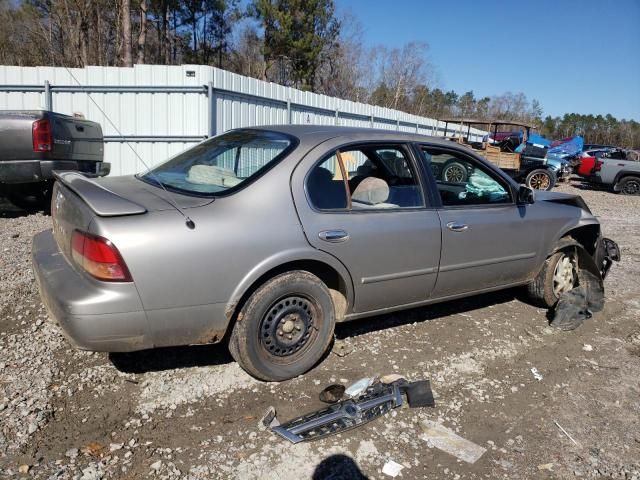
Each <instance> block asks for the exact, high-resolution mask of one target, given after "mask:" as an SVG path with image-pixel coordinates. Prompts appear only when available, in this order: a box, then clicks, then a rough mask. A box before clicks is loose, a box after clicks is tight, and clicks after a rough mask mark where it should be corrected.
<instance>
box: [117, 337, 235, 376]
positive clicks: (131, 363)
mask: <svg viewBox="0 0 640 480" xmlns="http://www.w3.org/2000/svg"><path fill="white" fill-rule="evenodd" d="M109 360H111V363H113V366H114V367H116V368H117V369H118V370H120V371H121V372H125V373H147V372H159V371H162V370H177V369H179V368H189V367H205V366H212V365H223V364H227V363H231V362H233V358H231V354H230V353H229V350H228V349H227V345H226V343H217V344H215V345H192V346H190V347H167V348H156V349H153V350H142V351H140V352H128V353H110V354H109Z"/></svg>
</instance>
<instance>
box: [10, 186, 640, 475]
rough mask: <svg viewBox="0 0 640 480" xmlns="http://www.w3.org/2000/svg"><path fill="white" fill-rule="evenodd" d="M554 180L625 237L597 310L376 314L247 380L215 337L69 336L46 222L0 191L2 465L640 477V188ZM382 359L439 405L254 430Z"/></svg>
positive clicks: (480, 303)
mask: <svg viewBox="0 0 640 480" xmlns="http://www.w3.org/2000/svg"><path fill="white" fill-rule="evenodd" d="M559 190H561V191H570V192H577V193H580V194H582V195H583V196H584V197H585V200H586V201H587V203H588V204H589V206H590V207H591V208H592V210H593V211H594V213H595V214H597V215H599V216H600V218H601V221H602V223H603V227H604V229H605V233H606V234H607V235H608V236H610V237H612V238H614V239H615V240H616V241H618V243H619V244H620V245H621V247H622V249H623V256H624V261H623V262H622V263H621V264H619V265H615V266H614V269H613V270H612V273H611V275H610V278H608V279H607V307H606V309H605V311H604V312H603V313H601V314H599V315H597V316H596V318H594V319H593V320H590V321H588V322H587V323H585V324H584V325H583V326H581V327H580V328H579V329H578V330H576V331H575V332H560V331H557V330H554V329H552V328H550V327H549V326H548V325H547V320H546V318H545V312H544V311H542V310H540V309H536V308H534V307H531V306H529V305H526V304H525V303H523V302H521V301H520V300H518V298H517V296H516V295H515V294H514V293H513V292H503V293H499V294H495V295H493V294H492V295H486V296H483V297H480V298H475V299H469V300H464V301H459V302H454V303H449V304H444V305H441V306H434V307H430V308H428V309H426V308H425V309H417V310H412V311H409V312H403V313H398V314H393V315H389V316H384V317H378V318H376V319H370V320H367V321H364V322H355V323H353V324H350V325H344V326H340V328H338V330H337V335H338V338H339V341H340V342H341V343H342V345H343V347H345V348H343V349H342V350H341V351H343V352H346V353H344V356H338V355H330V356H329V357H328V358H327V359H325V361H324V362H323V363H322V364H321V365H320V366H319V367H317V368H316V369H314V370H313V371H312V372H310V373H309V374H307V375H305V376H304V377H300V378H297V379H294V380H291V381H288V382H283V383H280V384H274V383H263V382H258V381H256V380H254V379H253V378H251V377H249V376H248V375H247V374H245V373H244V372H243V371H242V370H241V369H240V368H239V367H238V366H237V365H236V364H235V363H234V362H232V361H231V359H230V357H229V355H228V353H227V352H226V351H225V350H224V348H222V347H220V346H200V347H189V348H178V349H165V350H161V351H160V350H158V351H151V352H141V353H133V354H126V355H107V354H102V353H99V354H92V353H88V352H80V351H77V350H75V349H73V348H71V347H70V345H69V344H68V342H67V341H66V340H65V339H64V337H63V336H62V335H61V333H60V332H59V330H58V328H57V327H56V326H55V325H53V324H52V323H51V322H50V321H48V319H47V313H46V311H45V310H44V307H43V306H42V304H41V302H40V300H39V298H38V295H37V289H36V287H35V283H34V279H33V274H32V272H31V269H30V245H31V237H32V236H33V234H34V233H36V232H38V231H41V230H44V229H46V228H49V227H50V221H51V219H50V217H47V216H44V215H41V214H32V215H23V214H20V212H18V211H15V210H12V209H11V208H9V207H8V206H7V205H6V204H3V203H2V201H1V200H0V245H1V248H0V251H1V257H0V478H4V477H13V476H16V475H22V476H30V477H33V478H63V479H84V480H89V479H102V478H140V477H146V476H152V477H156V478H165V479H173V478H189V479H205V478H207V479H208V478H242V479H245V478H256V479H258V478H273V479H280V478H286V479H288V478H292V479H298V478H311V476H312V475H313V474H314V471H315V472H316V475H319V476H318V477H317V478H328V477H327V476H321V475H320V473H318V472H322V471H323V468H324V469H325V470H324V471H326V469H327V468H329V470H330V471H331V472H333V473H334V474H335V475H336V477H332V478H342V477H339V475H338V474H339V473H340V472H343V473H344V472H352V473H353V472H354V471H355V470H354V469H359V470H361V471H362V472H363V473H364V474H365V475H367V476H369V477H370V478H386V477H385V475H384V474H383V473H382V467H383V465H384V463H385V462H386V461H387V460H394V461H396V462H398V463H400V464H402V465H403V466H404V469H403V470H402V474H401V475H402V478H451V479H454V480H456V479H460V478H474V479H475V478H478V479H479V478H575V477H578V478H582V477H584V478H619V479H626V480H628V479H635V480H640V463H639V461H638V459H640V423H639V422H640V383H639V379H640V296H639V294H640V285H639V283H638V278H640V238H638V235H637V232H638V228H639V227H640V198H629V197H622V196H619V195H613V194H610V193H608V192H601V191H591V190H578V189H577V188H576V187H575V186H567V185H562V186H560V188H559ZM532 367H536V368H537V369H538V371H539V372H540V373H541V374H542V375H543V379H542V380H541V381H538V380H535V379H534V378H533V376H532V374H531V371H530V370H531V368H532ZM385 373H403V374H405V375H407V376H408V377H409V378H411V379H419V378H430V379H431V380H432V384H433V388H434V393H435V395H436V401H437V407H436V408H435V409H408V408H402V409H399V410H397V411H394V412H392V414H389V415H387V416H386V417H385V418H384V419H380V420H377V421H375V422H372V423H371V424H369V425H367V426H364V427H361V428H358V429H355V430H353V431H351V432H347V433H344V434H342V435H339V436H336V437H332V438H329V439H325V440H321V441H318V442H314V443H304V444H299V445H295V446H293V445H290V444H288V443H286V442H284V441H282V440H280V439H279V438H277V437H275V436H273V435H272V434H271V433H270V432H264V431H260V430H259V429H258V428H257V421H258V418H259V417H260V416H261V415H262V413H263V412H264V411H265V410H266V408H267V407H268V406H269V405H274V406H275V407H276V409H277V411H278V416H279V417H280V419H281V420H286V419H287V418H290V417H292V416H294V415H298V414H299V413H301V412H303V411H307V410H313V409H315V408H318V407H319V406H320V404H319V403H318V400H317V394H318V392H319V391H320V390H322V388H324V386H326V385H327V384H329V383H336V382H338V383H345V384H346V383H349V382H351V381H353V380H355V379H358V378H360V377H363V376H371V375H376V374H385ZM427 419H429V420H435V421H438V422H440V423H442V424H443V425H445V426H446V427H448V428H451V429H453V430H455V431H456V432H457V433H458V434H459V435H461V436H463V437H465V438H468V439H469V440H472V441H474V442H475V443H478V444H480V445H482V446H483V447H485V448H486V449H487V452H486V453H485V454H484V455H483V457H482V458H481V459H480V460H479V461H478V462H477V463H476V464H474V465H468V464H465V463H461V462H459V461H456V459H455V458H454V457H451V456H449V455H447V454H445V453H443V452H441V451H439V450H437V449H434V448H429V445H428V444H427V443H426V442H425V441H423V440H421V439H420V438H419V432H420V428H419V424H420V422H421V421H423V420H427ZM556 421H557V422H558V423H559V424H560V425H562V426H563V428H565V429H566V430H567V431H568V432H569V433H570V434H571V435H572V437H574V438H575V439H576V440H577V442H578V445H574V444H573V443H571V442H570V441H569V440H568V438H567V437H566V436H564V434H563V433H562V432H560V431H559V429H558V428H557V427H556V426H555V423H554V422H556ZM332 455H345V456H346V457H332ZM345 458H346V459H347V460H345ZM327 462H329V463H327ZM332 462H333V463H332ZM327 465H329V467H327ZM344 478H353V475H352V476H351V477H344Z"/></svg>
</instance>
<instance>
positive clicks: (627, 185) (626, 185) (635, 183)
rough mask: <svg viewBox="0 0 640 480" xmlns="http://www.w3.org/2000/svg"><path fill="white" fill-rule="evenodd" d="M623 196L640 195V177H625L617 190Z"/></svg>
mask: <svg viewBox="0 0 640 480" xmlns="http://www.w3.org/2000/svg"><path fill="white" fill-rule="evenodd" d="M616 190H618V191H619V192H620V193H622V194H623V195H640V177H624V178H623V179H622V180H620V181H619V182H618V185H617V188H616Z"/></svg>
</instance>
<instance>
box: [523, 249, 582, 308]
mask: <svg viewBox="0 0 640 480" xmlns="http://www.w3.org/2000/svg"><path fill="white" fill-rule="evenodd" d="M577 281H578V268H577V259H576V258H575V255H574V254H572V253H570V252H567V251H560V252H556V253H554V254H553V255H551V256H550V257H549V258H547V260H546V261H545V262H544V265H543V266H542V269H541V270H540V272H539V273H538V275H537V276H536V278H534V279H533V281H532V282H531V283H530V284H528V285H527V290H528V295H529V298H530V299H531V300H532V303H534V304H535V305H537V306H540V307H544V308H551V307H553V306H554V305H555V304H556V303H557V302H558V299H559V298H560V296H561V295H562V294H563V293H565V292H568V291H569V290H571V289H572V288H574V287H575V286H576V285H577Z"/></svg>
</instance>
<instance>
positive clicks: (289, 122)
mask: <svg viewBox="0 0 640 480" xmlns="http://www.w3.org/2000/svg"><path fill="white" fill-rule="evenodd" d="M287 123H288V124H289V125H291V99H290V98H287Z"/></svg>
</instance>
